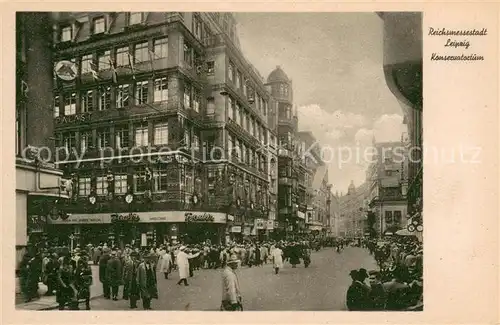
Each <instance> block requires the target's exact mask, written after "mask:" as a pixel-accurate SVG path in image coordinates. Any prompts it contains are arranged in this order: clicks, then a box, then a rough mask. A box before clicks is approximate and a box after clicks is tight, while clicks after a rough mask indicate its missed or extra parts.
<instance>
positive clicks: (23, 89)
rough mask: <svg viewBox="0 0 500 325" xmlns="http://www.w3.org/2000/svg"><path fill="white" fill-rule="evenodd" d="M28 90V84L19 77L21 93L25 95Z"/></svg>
mask: <svg viewBox="0 0 500 325" xmlns="http://www.w3.org/2000/svg"><path fill="white" fill-rule="evenodd" d="M29 90H30V87H29V86H28V83H27V82H26V81H24V80H22V79H21V92H22V93H23V95H24V96H25V97H26V96H28V91H29Z"/></svg>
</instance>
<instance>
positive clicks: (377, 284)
mask: <svg viewBox="0 0 500 325" xmlns="http://www.w3.org/2000/svg"><path fill="white" fill-rule="evenodd" d="M368 274H369V276H370V293H369V295H368V296H369V298H370V306H369V309H370V310H384V309H385V301H386V298H387V294H386V292H385V289H384V286H383V284H382V279H381V274H380V272H379V271H375V270H370V272H368Z"/></svg>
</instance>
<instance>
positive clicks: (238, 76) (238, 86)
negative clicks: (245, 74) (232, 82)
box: [236, 71, 241, 89]
mask: <svg viewBox="0 0 500 325" xmlns="http://www.w3.org/2000/svg"><path fill="white" fill-rule="evenodd" d="M240 87H241V73H240V72H239V71H237V72H236V88H238V89H240Z"/></svg>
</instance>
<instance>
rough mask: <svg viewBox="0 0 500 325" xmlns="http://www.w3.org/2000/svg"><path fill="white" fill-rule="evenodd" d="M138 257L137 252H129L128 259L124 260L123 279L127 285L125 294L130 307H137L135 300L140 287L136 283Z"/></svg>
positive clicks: (138, 294) (137, 298)
mask: <svg viewBox="0 0 500 325" xmlns="http://www.w3.org/2000/svg"><path fill="white" fill-rule="evenodd" d="M138 257H139V254H138V253H137V252H131V253H130V260H129V261H127V262H126V264H125V267H124V272H123V275H124V276H123V281H124V282H125V285H126V286H127V296H128V298H129V299H130V309H135V308H137V300H139V298H140V288H139V284H138V283H137V269H138V267H139V264H140V262H139V260H138ZM124 290H125V289H124ZM124 295H125V292H124Z"/></svg>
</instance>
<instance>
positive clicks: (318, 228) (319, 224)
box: [297, 131, 329, 232]
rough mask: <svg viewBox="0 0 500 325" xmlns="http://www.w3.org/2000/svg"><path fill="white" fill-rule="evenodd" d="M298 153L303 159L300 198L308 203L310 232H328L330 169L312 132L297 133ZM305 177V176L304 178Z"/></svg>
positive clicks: (307, 221)
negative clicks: (303, 180)
mask: <svg viewBox="0 0 500 325" xmlns="http://www.w3.org/2000/svg"><path fill="white" fill-rule="evenodd" d="M297 139H298V140H297V141H298V145H297V147H298V152H299V153H300V155H301V157H302V161H301V164H300V168H301V174H300V175H301V179H302V177H304V178H305V182H301V183H300V184H303V185H304V187H303V188H302V187H301V188H300V192H299V197H300V198H302V197H304V202H305V203H306V210H307V213H306V224H307V228H308V229H309V230H310V231H315V232H323V231H326V228H325V226H326V224H327V219H328V218H327V198H328V191H329V190H328V186H329V184H328V168H327V166H326V165H325V163H324V162H323V160H322V157H321V147H320V144H319V143H318V142H317V140H316V138H315V137H314V135H313V134H312V132H310V131H300V132H298V133H297ZM302 175H303V176H302Z"/></svg>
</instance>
